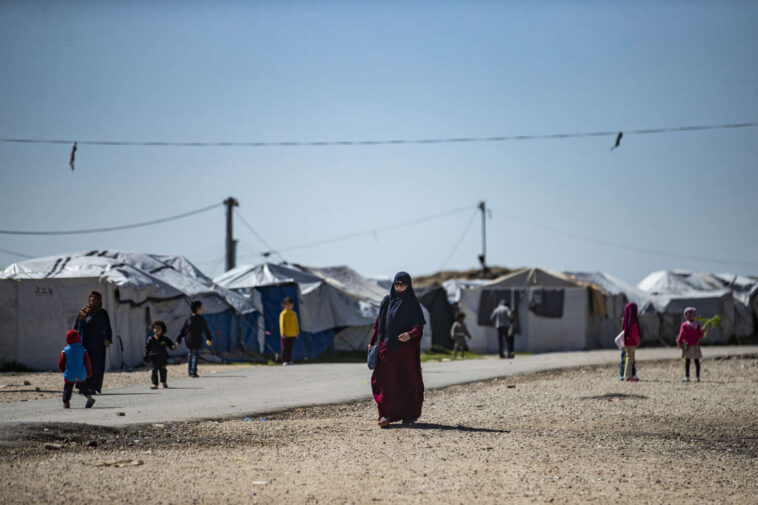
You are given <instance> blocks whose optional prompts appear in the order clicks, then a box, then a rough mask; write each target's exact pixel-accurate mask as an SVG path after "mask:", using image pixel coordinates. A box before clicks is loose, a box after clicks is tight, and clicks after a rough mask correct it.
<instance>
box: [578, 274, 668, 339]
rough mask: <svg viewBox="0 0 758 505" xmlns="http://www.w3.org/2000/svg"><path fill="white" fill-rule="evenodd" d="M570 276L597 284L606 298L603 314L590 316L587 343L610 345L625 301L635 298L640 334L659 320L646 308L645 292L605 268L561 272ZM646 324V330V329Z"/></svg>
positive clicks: (654, 325)
mask: <svg viewBox="0 0 758 505" xmlns="http://www.w3.org/2000/svg"><path fill="white" fill-rule="evenodd" d="M564 273H565V274H566V275H568V276H569V277H571V278H574V279H577V280H578V281H581V282H583V283H586V285H588V286H597V287H599V288H600V289H602V291H603V296H604V298H605V305H606V314H605V317H593V318H591V319H590V330H589V334H590V335H591V336H592V337H593V338H592V340H593V342H590V346H591V347H593V348H612V347H614V346H615V344H614V342H613V338H615V336H616V335H618V333H619V332H620V331H621V319H622V317H623V315H624V307H625V306H626V304H627V303H628V302H635V303H636V304H637V306H638V309H639V319H640V326H641V327H642V334H643V335H644V334H646V333H649V332H650V331H652V329H653V328H657V326H658V324H659V318H658V315H657V314H656V313H655V311H652V310H650V311H647V312H646V311H645V304H646V302H647V300H648V298H647V295H645V294H644V293H643V292H641V291H640V290H638V289H637V288H636V287H634V286H632V285H630V284H627V283H626V282H624V281H622V280H620V279H617V278H616V277H613V276H612V275H609V274H607V273H604V272H564ZM645 328H648V331H645Z"/></svg>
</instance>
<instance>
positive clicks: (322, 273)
mask: <svg viewBox="0 0 758 505" xmlns="http://www.w3.org/2000/svg"><path fill="white" fill-rule="evenodd" d="M301 268H303V269H304V270H307V271H308V272H310V273H313V274H315V275H317V276H319V277H321V278H322V279H324V280H325V281H326V282H328V283H329V284H331V285H332V286H334V287H336V288H337V289H339V290H341V291H343V292H345V293H347V294H349V295H350V296H352V297H354V298H357V299H358V300H362V301H367V302H371V303H374V304H377V305H378V304H380V303H381V302H382V300H383V299H384V297H385V296H387V294H388V293H387V290H386V289H384V288H382V287H381V286H380V285H379V284H377V283H376V282H373V281H371V280H369V279H367V278H365V277H363V276H362V275H361V274H359V273H358V272H356V271H355V270H353V269H352V268H350V267H347V266H336V267H308V266H301Z"/></svg>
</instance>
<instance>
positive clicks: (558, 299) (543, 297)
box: [529, 289, 565, 319]
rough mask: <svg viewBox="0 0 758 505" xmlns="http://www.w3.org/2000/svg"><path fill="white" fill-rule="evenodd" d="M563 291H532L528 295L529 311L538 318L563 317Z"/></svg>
mask: <svg viewBox="0 0 758 505" xmlns="http://www.w3.org/2000/svg"><path fill="white" fill-rule="evenodd" d="M564 295H565V292H564V290H563V289H533V290H532V291H531V292H530V293H529V310H531V311H532V312H534V313H535V314H537V315H538V316H540V317H550V318H557V319H560V318H562V317H563V301H564Z"/></svg>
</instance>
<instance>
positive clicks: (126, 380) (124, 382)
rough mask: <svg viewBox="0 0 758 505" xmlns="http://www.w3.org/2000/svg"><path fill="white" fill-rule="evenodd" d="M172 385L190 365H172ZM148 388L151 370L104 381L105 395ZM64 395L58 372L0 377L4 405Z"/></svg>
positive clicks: (222, 367) (206, 370)
mask: <svg viewBox="0 0 758 505" xmlns="http://www.w3.org/2000/svg"><path fill="white" fill-rule="evenodd" d="M251 366H261V365H251V364H239V365H238V364H203V363H200V364H198V367H197V368H198V373H199V374H201V375H209V374H215V373H219V372H225V371H229V370H234V369H237V368H248V367H251ZM166 368H167V369H168V377H167V378H168V381H167V382H168V383H169V384H171V380H172V378H173V379H175V378H185V377H187V364H186V363H183V364H177V365H168V367H166ZM138 384H144V385H145V387H150V369H149V368H144V367H143V368H138V369H137V370H134V371H131V372H107V373H106V374H105V380H104V381H103V391H106V390H110V389H118V388H122V387H126V386H134V385H138ZM62 391H63V377H62V375H61V374H60V373H57V372H36V373H13V374H8V373H3V374H0V403H10V402H27V401H32V400H44V399H46V398H59V397H60V396H61V392H62Z"/></svg>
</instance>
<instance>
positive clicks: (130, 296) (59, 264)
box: [0, 250, 255, 313]
mask: <svg viewBox="0 0 758 505" xmlns="http://www.w3.org/2000/svg"><path fill="white" fill-rule="evenodd" d="M75 278H79V279H82V278H94V279H99V280H101V281H104V282H107V283H110V284H113V285H115V286H117V287H118V288H119V298H120V299H121V300H123V301H131V302H134V303H142V302H144V301H146V300H148V299H152V300H169V299H173V298H183V297H191V298H200V299H203V298H206V299H207V298H215V299H217V300H218V301H219V302H221V303H222V304H223V305H225V306H228V307H231V308H233V309H235V310H236V311H238V312H242V313H246V312H251V311H253V310H255V307H254V306H253V304H252V302H251V301H249V300H248V299H247V298H245V297H244V296H242V295H239V294H237V293H234V292H233V291H230V290H228V289H225V288H222V287H220V286H217V285H215V284H214V283H213V281H212V280H211V279H209V278H208V277H206V276H205V275H204V274H203V273H202V272H201V271H200V270H198V269H197V268H196V267H195V266H194V265H193V264H192V263H190V262H189V261H188V260H187V259H186V258H184V257H182V256H170V255H161V254H143V253H134V252H124V251H114V250H102V251H79V252H75V253H70V254H62V255H58V256H48V257H44V258H35V259H30V260H26V261H22V262H19V263H14V264H12V265H10V266H9V267H7V268H6V269H5V270H3V272H2V273H0V279H10V280H23V279H75ZM216 311H217V312H218V311H220V310H216Z"/></svg>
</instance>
